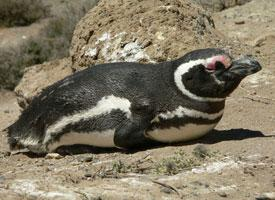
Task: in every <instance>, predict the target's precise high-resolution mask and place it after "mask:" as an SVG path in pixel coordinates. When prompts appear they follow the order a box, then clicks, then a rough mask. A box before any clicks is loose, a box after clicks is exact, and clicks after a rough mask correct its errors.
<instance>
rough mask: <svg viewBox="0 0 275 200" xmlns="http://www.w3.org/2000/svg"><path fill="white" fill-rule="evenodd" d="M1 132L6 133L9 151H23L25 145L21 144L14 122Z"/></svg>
mask: <svg viewBox="0 0 275 200" xmlns="http://www.w3.org/2000/svg"><path fill="white" fill-rule="evenodd" d="M3 132H5V133H6V136H7V142H8V145H9V148H10V151H12V152H14V151H22V150H23V151H25V149H26V147H25V146H23V145H22V143H21V141H20V140H21V138H20V133H18V131H17V128H16V126H15V123H14V124H12V125H10V126H8V127H6V128H5V129H4V130H3Z"/></svg>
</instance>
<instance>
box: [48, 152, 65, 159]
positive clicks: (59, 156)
mask: <svg viewBox="0 0 275 200" xmlns="http://www.w3.org/2000/svg"><path fill="white" fill-rule="evenodd" d="M45 158H46V159H61V158H63V156H61V155H60V154H58V153H48V154H47V155H46V157H45Z"/></svg>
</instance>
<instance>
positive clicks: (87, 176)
mask: <svg viewBox="0 0 275 200" xmlns="http://www.w3.org/2000/svg"><path fill="white" fill-rule="evenodd" d="M84 176H85V177H86V178H89V177H92V174H91V173H86V174H84Z"/></svg>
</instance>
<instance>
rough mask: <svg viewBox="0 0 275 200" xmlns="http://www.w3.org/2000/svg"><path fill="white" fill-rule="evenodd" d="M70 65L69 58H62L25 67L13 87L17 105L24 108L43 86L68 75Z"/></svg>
mask: <svg viewBox="0 0 275 200" xmlns="http://www.w3.org/2000/svg"><path fill="white" fill-rule="evenodd" d="M71 65H72V64H71V59H70V58H64V59H61V60H55V61H51V62H46V63H44V64H40V65H34V66H32V67H28V68H26V70H25V73H24V76H23V78H22V80H21V81H20V83H19V84H18V86H17V87H16V88H15V93H16V95H17V100H18V104H19V106H20V107H21V108H26V107H27V106H28V104H29V103H30V101H31V100H32V99H33V97H34V96H35V95H37V94H39V93H40V92H41V91H42V89H43V88H45V87H47V86H48V85H51V84H53V83H54V82H56V81H58V80H61V79H63V78H64V77H66V76H68V75H70V74H71V73H72V68H71Z"/></svg>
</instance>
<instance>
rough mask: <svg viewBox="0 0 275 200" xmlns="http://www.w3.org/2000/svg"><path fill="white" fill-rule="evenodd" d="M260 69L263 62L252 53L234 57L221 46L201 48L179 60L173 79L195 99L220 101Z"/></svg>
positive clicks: (180, 88) (183, 91)
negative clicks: (220, 47)
mask: <svg viewBox="0 0 275 200" xmlns="http://www.w3.org/2000/svg"><path fill="white" fill-rule="evenodd" d="M259 70H261V65H260V64H259V63H258V62H257V61H256V60H255V59H253V58H252V57H250V56H243V57H242V58H240V59H237V60H234V59H233V58H232V57H231V56H230V55H229V54H228V53H226V52H225V51H224V50H222V49H216V48H213V49H200V50H195V51H192V52H190V53H188V54H186V55H185V56H183V57H182V58H180V59H178V60H177V69H176V70H175V73H174V80H175V83H176V85H177V87H178V89H179V90H181V91H182V93H184V94H185V95H187V96H189V97H191V98H193V99H196V100H202V101H204V100H205V101H208V100H210V101H211V100H213V101H216V100H217V101H219V100H222V99H224V98H225V97H226V96H228V95H229V94H230V93H231V92H232V91H233V90H234V89H235V88H236V87H237V86H238V85H239V83H240V82H241V80H242V79H243V78H245V77H246V76H248V75H250V74H253V73H256V72H258V71H259Z"/></svg>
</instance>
